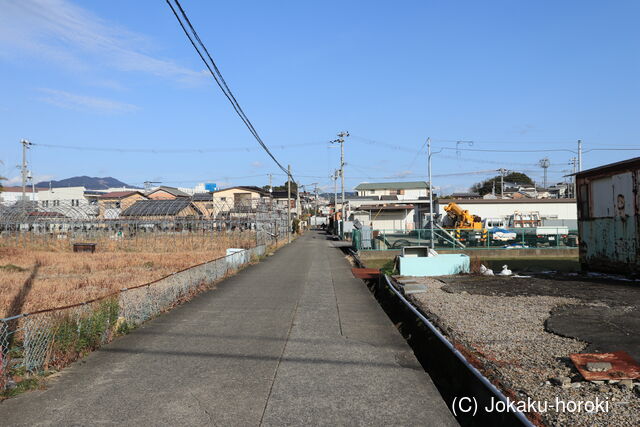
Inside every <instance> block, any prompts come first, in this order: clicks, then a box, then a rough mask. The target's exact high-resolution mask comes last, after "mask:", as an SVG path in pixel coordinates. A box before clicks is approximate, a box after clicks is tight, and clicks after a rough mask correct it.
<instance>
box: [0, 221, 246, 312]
mask: <svg viewBox="0 0 640 427" xmlns="http://www.w3.org/2000/svg"><path fill="white" fill-rule="evenodd" d="M93 243H97V246H96V252H95V253H81V252H80V253H74V252H72V243H71V242H70V241H68V240H67V239H42V240H41V239H32V240H27V241H18V242H17V241H16V240H15V239H9V238H4V239H0V290H1V292H0V317H6V316H9V315H16V314H21V313H25V312H32V311H36V310H42V309H48V308H53V307H58V306H64V305H69V304H75V303H79V302H83V301H86V300H90V299H94V298H99V297H101V296H104V295H107V294H109V293H111V292H113V291H116V290H118V289H122V288H124V287H132V286H136V285H141V284H144V283H147V282H150V281H153V280H156V279H158V278H161V277H163V276H165V275H168V274H171V273H173V272H176V271H179V270H182V269H184V268H187V267H190V266H192V265H196V264H199V263H202V262H205V261H209V260H212V259H215V258H218V257H221V256H224V255H225V253H226V249H227V248H230V247H235V248H249V247H252V246H255V234H253V233H250V232H235V233H217V234H215V235H211V234H208V235H196V236H194V235H186V236H183V235H164V236H153V237H139V238H130V239H120V240H114V239H102V240H94V241H93ZM36 266H38V267H37V268H36ZM34 273H35V274H34ZM32 276H33V277H32ZM29 281H30V283H29V286H30V288H29V291H28V293H27V294H26V295H20V293H21V292H23V289H24V288H25V284H27V282H29ZM23 293H24V292H23ZM18 296H20V297H21V298H23V300H22V301H19V303H18V306H16V304H15V300H16V298H17V297H18ZM12 307H13V308H12ZM16 310H17V311H18V312H15V311H16Z"/></svg>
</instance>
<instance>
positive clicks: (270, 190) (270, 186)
mask: <svg viewBox="0 0 640 427" xmlns="http://www.w3.org/2000/svg"><path fill="white" fill-rule="evenodd" d="M272 178H273V174H271V173H270V174H269V193H273V185H271V179H272Z"/></svg>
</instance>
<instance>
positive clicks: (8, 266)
mask: <svg viewBox="0 0 640 427" xmlns="http://www.w3.org/2000/svg"><path fill="white" fill-rule="evenodd" d="M0 270H4V271H6V272H8V273H14V272H17V273H21V272H23V271H27V269H26V268H22V267H20V266H17V265H14V264H5V265H0Z"/></svg>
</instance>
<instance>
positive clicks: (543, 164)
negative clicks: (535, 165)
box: [539, 157, 550, 190]
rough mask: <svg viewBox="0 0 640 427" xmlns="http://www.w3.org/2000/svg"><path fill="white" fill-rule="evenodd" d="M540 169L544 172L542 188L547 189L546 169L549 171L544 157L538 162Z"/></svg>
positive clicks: (547, 162)
mask: <svg viewBox="0 0 640 427" xmlns="http://www.w3.org/2000/svg"><path fill="white" fill-rule="evenodd" d="M539 164H540V167H541V168H542V170H543V171H544V181H543V185H542V186H543V187H544V188H545V190H546V188H547V169H549V164H550V163H549V158H548V157H545V158H544V159H542V160H540V163H539Z"/></svg>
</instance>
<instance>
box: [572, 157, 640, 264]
mask: <svg viewBox="0 0 640 427" xmlns="http://www.w3.org/2000/svg"><path fill="white" fill-rule="evenodd" d="M576 185H577V190H578V191H577V193H578V194H577V195H578V231H579V234H580V263H581V265H582V266H583V269H586V270H591V271H604V272H612V273H621V274H640V194H639V188H640V157H636V158H634V159H629V160H626V161H624V162H618V163H613V164H610V165H605V166H601V167H598V168H594V169H590V170H586V171H583V172H580V173H578V174H576Z"/></svg>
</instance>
